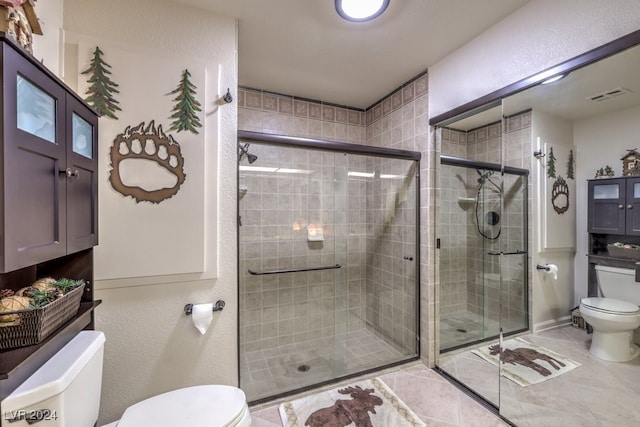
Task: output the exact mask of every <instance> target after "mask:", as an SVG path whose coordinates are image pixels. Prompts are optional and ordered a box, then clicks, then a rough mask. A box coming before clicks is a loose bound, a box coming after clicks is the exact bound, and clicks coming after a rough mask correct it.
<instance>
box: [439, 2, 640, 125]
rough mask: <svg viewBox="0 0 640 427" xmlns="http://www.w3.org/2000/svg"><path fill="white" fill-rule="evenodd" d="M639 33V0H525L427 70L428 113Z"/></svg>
mask: <svg viewBox="0 0 640 427" xmlns="http://www.w3.org/2000/svg"><path fill="white" fill-rule="evenodd" d="M638 28H640V0H615V1H614V2H612V1H602V0H531V1H530V2H528V3H527V4H525V5H524V6H523V7H522V8H520V9H518V10H517V11H516V12H515V13H513V14H511V15H510V16H508V17H507V18H506V19H504V20H502V21H501V22H499V23H497V24H496V25H494V26H493V27H492V28H490V29H489V30H487V31H485V32H484V33H482V34H481V35H479V36H478V37H476V38H475V39H473V40H472V41H471V42H469V43H468V44H466V45H464V46H462V47H461V48H460V49H458V50H457V51H455V52H453V53H452V54H450V55H448V56H447V57H446V58H444V59H443V60H442V61H440V62H438V63H437V64H435V65H434V66H432V67H430V68H429V108H430V111H429V114H430V116H431V117H434V116H437V115H439V114H442V113H445V112H447V111H449V110H451V109H453V108H455V107H458V106H460V105H462V104H464V103H466V102H469V101H472V100H474V99H477V98H479V97H481V96H483V95H486V94H488V93H491V92H493V91H495V90H498V89H500V88H502V87H504V86H507V85H509V84H511V83H515V82H517V81H519V80H521V79H523V78H526V77H528V76H531V75H533V74H535V73H537V72H539V71H542V70H544V69H546V68H549V67H551V66H553V65H556V64H558V63H560V62H563V61H565V60H568V59H571V58H573V57H575V56H577V55H579V54H581V53H584V52H587V51H589V50H591V49H593V48H596V47H598V46H600V45H602V44H604V43H607V42H609V41H611V40H614V39H616V38H618V37H621V36H623V35H625V34H628V33H630V32H632V31H635V30H637V29H638Z"/></svg>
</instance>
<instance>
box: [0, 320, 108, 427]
mask: <svg viewBox="0 0 640 427" xmlns="http://www.w3.org/2000/svg"><path fill="white" fill-rule="evenodd" d="M104 341H105V338H104V334H103V333H102V332H99V331H81V332H80V333H78V335H76V336H75V337H74V338H73V339H72V340H71V341H69V343H68V344H67V345H65V346H64V347H63V348H62V349H61V350H60V351H58V352H57V353H56V354H55V355H53V357H52V358H51V359H49V360H48V361H47V362H46V363H45V364H44V365H42V366H41V367H40V368H39V369H38V370H37V371H36V372H34V373H33V375H31V376H30V377H29V378H27V380H26V381H25V382H24V383H22V384H21V385H20V386H19V387H18V388H17V389H15V390H14V391H13V393H11V394H10V395H9V396H7V397H6V398H5V399H4V400H3V401H2V402H0V406H1V407H2V423H1V424H2V425H3V426H4V425H7V426H9V425H10V426H11V427H23V426H29V425H33V424H34V421H36V420H37V419H40V420H42V421H46V422H42V425H43V426H46V427H90V426H93V425H95V424H96V422H97V421H98V411H99V409H100V390H101V387H102V361H103V353H104ZM27 418H31V419H30V420H27ZM28 421H30V422H28ZM36 425H40V422H38V423H37V424H36Z"/></svg>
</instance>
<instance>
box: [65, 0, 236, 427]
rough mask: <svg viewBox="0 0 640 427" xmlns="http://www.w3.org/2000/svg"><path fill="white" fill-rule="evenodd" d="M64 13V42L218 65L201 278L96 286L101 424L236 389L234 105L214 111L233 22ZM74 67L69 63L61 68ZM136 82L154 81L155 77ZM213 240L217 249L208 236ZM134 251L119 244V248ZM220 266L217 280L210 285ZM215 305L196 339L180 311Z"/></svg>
mask: <svg viewBox="0 0 640 427" xmlns="http://www.w3.org/2000/svg"><path fill="white" fill-rule="evenodd" d="M64 8H65V14H64V29H65V31H66V32H67V34H69V36H70V37H69V38H70V39H71V35H72V34H73V37H77V36H78V35H83V36H86V37H90V38H92V39H96V40H100V39H103V40H105V41H107V40H108V41H109V43H114V44H120V45H122V46H123V47H126V46H128V45H131V46H132V48H136V49H141V48H142V49H144V53H145V55H155V56H156V57H157V58H167V60H169V59H170V58H174V57H176V56H177V57H192V58H198V59H199V60H201V61H203V62H206V63H207V67H208V68H209V67H215V68H218V67H219V69H217V71H218V72H217V74H218V82H215V81H207V83H206V88H207V93H206V94H205V105H204V108H203V110H204V111H206V112H207V114H206V118H205V122H206V121H209V120H217V121H218V135H217V137H216V135H207V136H206V142H207V145H206V147H205V153H204V157H205V160H204V162H205V170H204V180H205V197H206V200H205V214H204V217H205V225H204V227H205V235H206V236H205V258H206V259H205V272H204V273H203V274H188V275H170V276H158V277H143V278H135V279H121V280H119V279H113V280H105V281H96V283H95V287H96V298H98V299H102V301H103V303H102V305H100V306H99V307H98V308H97V310H96V329H99V330H102V331H104V332H105V335H106V338H107V342H106V344H105V367H104V374H103V394H102V402H101V414H100V419H99V422H98V424H99V425H100V424H104V423H106V422H111V421H113V420H115V419H117V418H119V417H120V416H121V415H122V412H123V411H124V409H125V408H126V407H127V406H130V405H131V404H133V403H135V402H137V401H139V400H142V399H144V398H147V397H149V396H152V395H155V394H158V393H161V392H164V391H168V390H171V389H176V388H179V387H185V386H189V385H195V384H205V383H212V384H215V383H218V384H234V385H235V384H237V372H238V366H237V361H238V354H237V309H238V304H237V301H238V298H237V248H236V246H237V243H236V241H237V240H236V218H237V214H236V210H237V205H236V155H237V148H236V129H237V104H236V103H235V102H234V103H231V104H227V105H224V106H222V107H220V108H218V109H217V110H216V105H215V100H216V99H217V98H218V97H219V96H221V95H222V94H223V93H225V92H226V90H227V88H230V89H231V92H232V95H233V96H234V97H235V96H236V88H237V37H236V23H235V21H234V20H233V19H230V18H224V17H221V16H218V15H215V14H212V13H210V12H206V11H203V10H199V9H195V8H191V7H184V6H180V5H177V4H174V3H170V2H166V1H158V0H137V1H135V2H131V1H126V0H112V1H108V2H105V1H103V0H65V3H64ZM71 47H72V46H71ZM76 55H78V51H77V49H76V50H75V51H74V49H72V48H70V49H69V52H68V56H69V57H74V56H76ZM71 59H72V60H69V59H68V58H65V64H70V63H72V62H73V58H71ZM107 62H108V61H107ZM214 74H216V73H212V75H214ZM137 77H138V78H140V79H146V81H148V80H149V79H151V80H153V78H154V70H153V69H149V72H148V74H146V75H140V76H137ZM207 78H209V76H207ZM69 84H71V85H73V84H74V82H73V79H70V81H69ZM158 90H163V88H161V87H160V88H158ZM214 111H215V112H214ZM101 120H110V119H104V118H103V119H101ZM206 128H207V126H206V125H205V132H206ZM99 145H100V147H101V148H100V152H101V153H103V152H105V150H104V146H105V145H108V146H110V145H111V141H110V140H107V141H103V140H101V141H100V143H99ZM107 173H108V171H106V170H104V168H103V169H101V170H100V176H99V179H100V180H106V179H107ZM192 178H194V179H195V178H196V177H192ZM197 178H199V179H202V177H197ZM187 179H189V178H187ZM207 188H209V189H216V188H217V195H218V196H217V200H215V198H214V197H209V194H216V191H206V189H207ZM132 203H133V202H132ZM100 212H101V214H110V215H111V214H114V213H113V212H110V211H109V206H100ZM216 217H217V222H216V221H215V218H216ZM122 220H123V221H126V218H123V219H122ZM166 226H167V227H176V226H177V225H176V224H171V223H168V224H166ZM215 230H217V232H212V231H215ZM216 234H217V236H218V238H217V241H216V239H215V238H211V236H215V235H216ZM134 243H135V242H127V241H122V245H131V244H134ZM216 248H217V251H216V250H214V249H216ZM216 252H217V257H218V259H217V260H216V259H215V257H216ZM141 256H144V254H141ZM216 263H217V265H218V269H217V278H213V274H212V272H213V271H215V266H216ZM218 299H222V300H225V301H226V303H227V306H226V308H225V309H224V311H222V312H221V313H216V315H215V317H214V321H213V323H212V325H211V326H210V328H209V331H208V332H207V333H206V334H205V335H200V333H199V332H198V331H197V330H196V329H195V328H194V327H193V325H192V324H191V321H190V317H187V316H185V314H184V312H183V307H184V305H185V304H187V303H204V302H215V301H216V300H218Z"/></svg>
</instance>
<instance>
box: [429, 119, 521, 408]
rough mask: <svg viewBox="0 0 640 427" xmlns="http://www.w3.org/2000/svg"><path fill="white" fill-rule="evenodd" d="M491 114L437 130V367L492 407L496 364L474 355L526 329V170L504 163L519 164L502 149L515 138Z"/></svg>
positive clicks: (514, 155) (495, 402)
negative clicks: (505, 131) (438, 150)
mask: <svg viewBox="0 0 640 427" xmlns="http://www.w3.org/2000/svg"><path fill="white" fill-rule="evenodd" d="M496 112H497V113H498V116H497V119H496V120H488V121H484V120H486V117H487V116H490V113H491V112H489V113H486V114H484V115H482V114H479V115H478V116H476V117H473V116H472V117H471V118H468V119H467V122H465V119H461V120H460V121H458V122H454V123H451V124H448V125H446V126H442V127H440V128H438V129H437V131H436V138H437V144H438V146H439V148H440V153H441V154H440V158H439V160H440V161H439V162H438V163H439V164H438V170H437V186H438V191H439V197H438V199H437V202H436V204H437V206H436V211H437V213H436V218H437V222H436V234H437V237H438V242H437V244H438V247H439V248H440V250H439V253H438V254H439V263H438V278H439V285H438V286H437V297H438V302H439V304H438V320H439V327H438V340H437V341H438V343H439V346H438V356H437V360H436V365H437V369H438V370H439V371H440V372H442V373H443V374H444V375H445V376H447V377H449V378H450V379H452V380H453V381H454V382H457V383H459V384H461V385H463V386H464V387H465V388H466V389H468V390H471V391H473V393H475V394H476V395H479V396H480V397H482V398H483V399H485V401H487V402H488V403H489V404H491V405H494V406H495V408H498V407H499V406H500V375H499V369H500V368H499V366H496V365H494V364H491V363H487V362H486V361H485V360H483V359H482V358H481V357H478V355H477V354H474V352H475V351H476V350H477V349H478V348H480V347H481V346H486V345H493V344H495V343H498V342H501V340H502V338H503V337H504V336H508V335H514V334H517V333H520V332H524V331H527V330H528V328H529V298H528V296H529V290H528V275H529V269H528V264H529V260H528V256H529V254H528V247H529V244H528V231H529V225H528V207H527V206H528V199H529V196H528V185H529V183H528V176H529V171H528V170H527V169H524V168H520V167H515V166H511V165H508V164H505V163H511V164H513V163H519V164H525V162H524V161H523V160H521V159H520V158H518V157H517V155H519V152H516V151H515V150H513V149H510V148H509V149H508V148H507V147H508V146H509V145H508V143H509V142H510V140H514V139H516V138H517V135H516V134H515V133H510V134H507V133H504V132H503V131H502V129H503V128H504V127H503V125H502V117H501V114H500V113H501V109H500V108H498V109H497V111H496ZM519 146H520V145H518V147H519ZM508 150H512V151H508ZM507 157H508V158H509V162H504V161H503V160H502V159H505V158H507Z"/></svg>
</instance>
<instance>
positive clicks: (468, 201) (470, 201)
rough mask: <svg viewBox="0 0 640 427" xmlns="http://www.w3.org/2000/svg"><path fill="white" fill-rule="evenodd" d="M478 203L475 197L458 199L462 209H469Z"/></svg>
mask: <svg viewBox="0 0 640 427" xmlns="http://www.w3.org/2000/svg"><path fill="white" fill-rule="evenodd" d="M475 203H476V198H475V197H458V205H460V207H461V208H462V209H468V208H470V207H471V206H473V205H474V204H475Z"/></svg>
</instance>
